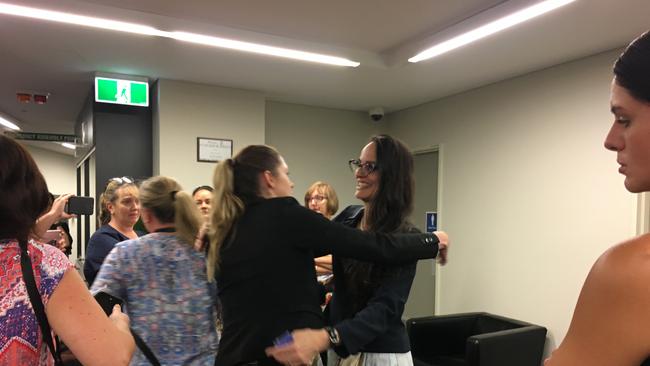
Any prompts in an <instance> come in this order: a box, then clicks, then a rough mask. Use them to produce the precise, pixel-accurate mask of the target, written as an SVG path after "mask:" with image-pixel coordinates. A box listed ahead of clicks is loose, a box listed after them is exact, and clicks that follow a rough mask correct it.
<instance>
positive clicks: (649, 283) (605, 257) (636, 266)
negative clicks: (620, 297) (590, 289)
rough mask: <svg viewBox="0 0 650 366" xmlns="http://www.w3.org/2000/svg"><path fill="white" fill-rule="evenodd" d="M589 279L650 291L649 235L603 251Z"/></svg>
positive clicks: (605, 283) (604, 283)
mask: <svg viewBox="0 0 650 366" xmlns="http://www.w3.org/2000/svg"><path fill="white" fill-rule="evenodd" d="M589 277H590V278H591V277H594V279H598V280H599V281H602V284H603V285H612V284H615V285H618V286H636V285H642V287H644V288H645V287H647V288H648V289H650V234H645V235H641V236H637V237H635V238H632V239H630V240H627V241H624V242H622V243H620V244H618V245H615V246H613V247H611V248H610V249H608V250H607V251H605V252H604V253H603V254H602V255H601V256H600V258H598V260H597V261H596V263H595V264H594V266H593V268H592V269H591V273H590V274H589ZM590 278H587V281H589V280H590ZM621 281H622V282H621ZM648 293H650V291H649V292H648Z"/></svg>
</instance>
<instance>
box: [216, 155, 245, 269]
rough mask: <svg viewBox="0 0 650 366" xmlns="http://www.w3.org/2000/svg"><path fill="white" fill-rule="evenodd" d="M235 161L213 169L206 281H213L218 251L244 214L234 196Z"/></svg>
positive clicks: (241, 204) (227, 161) (223, 162)
mask: <svg viewBox="0 0 650 366" xmlns="http://www.w3.org/2000/svg"><path fill="white" fill-rule="evenodd" d="M235 164H236V163H235V160H233V159H226V160H223V161H221V162H220V163H219V164H217V167H216V168H215V169H214V176H213V178H212V180H213V184H212V185H213V186H214V192H213V196H212V197H213V200H214V202H216V204H213V205H212V213H211V219H210V222H211V225H210V229H209V232H208V236H209V238H210V243H209V245H208V258H207V261H208V262H207V268H208V280H209V281H212V280H213V279H214V274H215V272H216V271H217V270H218V268H219V251H220V250H221V246H222V245H223V242H224V240H225V239H226V236H227V235H228V233H229V232H230V230H231V229H232V227H233V225H234V223H235V221H237V219H239V217H241V215H242V214H243V213H244V203H243V202H242V200H241V199H240V198H239V197H237V196H236V195H235V174H234V167H235Z"/></svg>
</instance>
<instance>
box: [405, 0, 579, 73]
mask: <svg viewBox="0 0 650 366" xmlns="http://www.w3.org/2000/svg"><path fill="white" fill-rule="evenodd" d="M574 1H575V0H546V1H542V2H540V3H539V4H535V5H533V6H530V7H528V8H525V9H523V10H520V11H517V12H515V13H512V14H510V15H507V16H505V17H503V18H501V19H498V20H495V21H493V22H491V23H488V24H486V25H483V26H481V27H478V28H476V29H473V30H471V31H469V32H466V33H463V34H461V35H459V36H457V37H454V38H452V39H449V40H447V41H444V42H441V43H438V44H437V45H435V46H433V47H431V48H429V49H427V50H424V51H422V52H420V53H418V54H417V55H415V56H413V57H411V58H410V59H409V60H408V61H409V62H420V61H423V60H427V59H430V58H432V57H436V56H439V55H442V54H443V53H446V52H449V51H451V50H453V49H456V48H458V47H462V46H464V45H466V44H468V43H472V42H474V41H478V40H479V39H481V38H485V37H487V36H489V35H492V34H494V33H497V32H499V31H502V30H504V29H506V28H510V27H512V26H514V25H517V24H519V23H522V22H525V21H527V20H529V19H532V18H535V17H537V16H540V15H542V14H544V13H547V12H549V11H551V10H554V9H557V8H559V7H561V6H564V5H566V4H569V3H572V2H574Z"/></svg>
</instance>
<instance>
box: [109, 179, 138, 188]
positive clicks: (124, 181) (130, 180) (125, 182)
mask: <svg viewBox="0 0 650 366" xmlns="http://www.w3.org/2000/svg"><path fill="white" fill-rule="evenodd" d="M108 182H109V183H110V182H115V183H117V185H119V186H121V185H122V184H131V183H133V178H129V177H115V178H111V179H109V180H108Z"/></svg>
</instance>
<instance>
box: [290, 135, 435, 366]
mask: <svg viewBox="0 0 650 366" xmlns="http://www.w3.org/2000/svg"><path fill="white" fill-rule="evenodd" d="M350 168H351V169H352V171H353V172H354V175H355V179H356V181H357V184H356V189H355V197H356V198H358V199H359V200H361V201H362V202H363V206H349V207H347V208H346V209H345V210H343V212H342V213H341V214H340V215H338V216H337V217H336V218H335V220H334V221H336V222H341V223H343V224H344V225H347V226H350V227H355V228H359V229H361V230H364V231H369V232H375V233H407V232H418V230H417V229H416V228H415V227H414V226H413V225H412V224H411V223H410V222H409V221H408V219H407V218H408V216H409V214H410V213H411V211H412V209H413V195H414V181H413V156H412V154H411V152H410V151H409V150H408V148H406V146H404V144H402V143H401V142H400V141H399V140H397V139H394V138H392V137H390V136H387V135H378V136H375V137H373V138H371V139H370V142H369V143H368V144H367V145H366V146H365V147H364V148H363V149H362V150H361V155H360V156H359V158H358V159H353V160H351V161H350ZM333 263H334V295H333V297H332V300H331V301H330V303H329V314H330V322H331V324H333V327H334V329H336V330H337V331H338V333H339V335H340V344H339V345H338V346H336V347H333V349H332V350H330V352H329V354H328V356H327V359H328V365H338V364H339V362H340V361H341V359H344V358H348V357H359V360H358V362H359V365H392V366H409V365H413V360H412V358H411V353H410V344H409V340H408V336H407V334H406V330H405V328H404V324H403V323H402V313H403V312H404V306H405V304H406V301H407V300H408V295H409V292H410V290H411V285H412V283H413V278H414V277H415V270H416V262H415V261H412V262H409V263H404V264H402V265H386V264H375V263H367V262H362V261H358V260H356V259H352V258H348V257H346V256H345V255H337V254H334V261H333ZM443 264H444V263H443ZM299 332H300V333H299ZM302 332H303V331H298V332H296V334H295V335H294V336H295V338H296V339H297V342H295V343H294V344H293V345H292V346H289V347H285V348H286V349H285V351H287V353H288V352H289V351H290V350H291V348H295V352H297V353H299V352H301V349H305V348H307V347H308V344H307V343H308V342H307V339H308V338H307V337H303V335H302ZM304 332H306V334H310V333H313V332H312V331H309V330H306V331H304ZM300 343H303V344H300ZM312 343H314V342H312ZM279 349H280V348H278V350H279ZM351 355H352V356H351ZM278 359H281V360H284V358H283V357H278ZM348 361H349V360H348Z"/></svg>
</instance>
